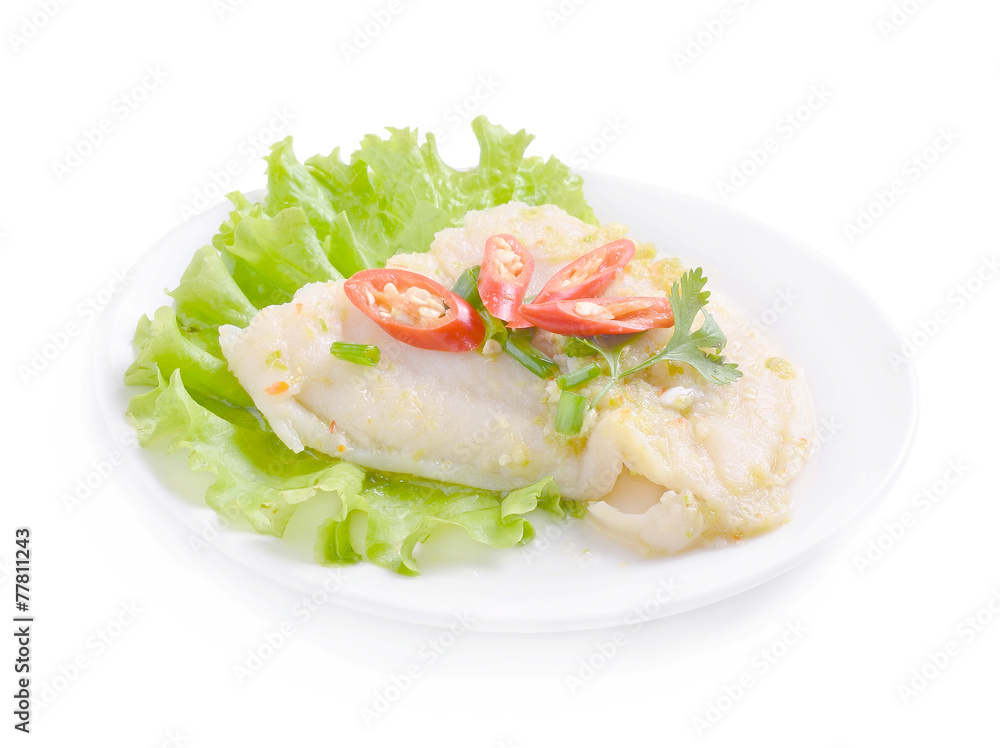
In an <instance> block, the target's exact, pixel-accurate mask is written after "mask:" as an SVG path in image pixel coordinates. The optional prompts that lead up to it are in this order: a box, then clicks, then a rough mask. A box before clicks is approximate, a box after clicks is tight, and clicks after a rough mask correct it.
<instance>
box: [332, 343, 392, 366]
mask: <svg viewBox="0 0 1000 748" xmlns="http://www.w3.org/2000/svg"><path fill="white" fill-rule="evenodd" d="M330 353H332V354H333V355H334V356H336V357H337V358H339V359H343V360H344V361H349V362H350V363H352V364H359V365H361V366H375V365H377V364H378V362H379V359H380V358H381V356H382V354H381V353H380V352H379V349H378V346H377V345H361V344H360V343H340V342H337V343H334V344H333V345H331V346H330Z"/></svg>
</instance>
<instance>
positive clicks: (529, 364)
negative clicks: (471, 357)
mask: <svg viewBox="0 0 1000 748" xmlns="http://www.w3.org/2000/svg"><path fill="white" fill-rule="evenodd" d="M501 345H502V346H503V349H504V350H505V351H507V354H508V355H509V356H510V357H511V358H512V359H514V360H515V361H517V363H519V364H521V366H523V367H524V368H525V369H527V370H528V371H530V372H531V373H532V374H534V375H535V376H536V377H541V378H542V379H548V378H549V377H551V376H553V375H555V373H556V372H557V371H559V367H558V366H556V362H555V361H553V360H552V359H551V358H549V357H548V356H546V355H545V354H544V353H542V352H541V351H540V350H538V349H537V348H535V346H533V345H532V344H531V343H529V342H528V341H527V339H526V338H524V337H521V336H520V335H510V336H508V338H507V339H506V340H505V341H503V342H502V343H501Z"/></svg>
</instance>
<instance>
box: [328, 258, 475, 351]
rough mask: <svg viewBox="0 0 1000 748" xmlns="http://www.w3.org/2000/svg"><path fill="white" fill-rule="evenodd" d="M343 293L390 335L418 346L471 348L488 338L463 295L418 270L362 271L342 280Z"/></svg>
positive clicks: (446, 349)
mask: <svg viewBox="0 0 1000 748" xmlns="http://www.w3.org/2000/svg"><path fill="white" fill-rule="evenodd" d="M344 293H346V294H347V298H348V299H350V300H351V303H352V304H354V306H356V307H357V308H358V309H360V310H361V311H362V312H364V313H365V314H367V315H368V316H369V317H370V318H371V319H372V320H374V321H375V322H376V323H377V324H378V325H379V327H381V328H382V329H383V330H385V331H386V332H387V333H388V334H389V335H391V336H392V337H394V338H395V339H396V340H399V341H402V342H403V343H406V344H408V345H412V346H413V347H415V348H424V349H427V350H432V351H471V350H474V349H476V348H478V347H479V346H480V344H482V342H483V338H485V337H486V328H485V327H484V326H483V321H482V320H481V319H480V317H479V315H478V314H477V313H476V311H475V310H474V309H473V308H472V307H471V306H470V305H469V303H468V302H467V301H466V300H465V299H463V298H462V297H460V296H458V295H456V294H454V293H452V292H451V291H449V290H448V289H447V288H445V287H444V286H442V285H441V284H440V283H438V282H436V281H433V280H431V279H430V278H427V277H426V276H423V275H420V274H419V273H414V272H411V271H409V270H396V269H390V268H376V269H373V270H362V271H361V272H359V273H355V274H354V275H352V276H351V277H350V278H348V279H347V280H346V281H344Z"/></svg>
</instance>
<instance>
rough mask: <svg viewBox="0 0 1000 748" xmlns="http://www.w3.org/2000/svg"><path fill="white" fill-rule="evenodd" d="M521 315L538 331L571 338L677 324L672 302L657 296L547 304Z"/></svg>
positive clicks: (529, 308) (527, 306)
mask: <svg viewBox="0 0 1000 748" xmlns="http://www.w3.org/2000/svg"><path fill="white" fill-rule="evenodd" d="M519 313H520V315H521V316H522V317H523V318H524V319H525V320H527V321H528V322H530V323H531V324H533V325H535V327H538V328H541V329H542V330H548V331H549V332H554V333H556V334H558V335H571V336H590V335H618V334H621V333H630V332H644V331H645V330H650V329H652V328H654V327H670V326H671V325H673V324H674V313H673V310H672V309H671V308H670V300H669V299H666V298H663V297H658V296H623V297H602V298H596V299H595V298H591V299H569V300H566V301H546V302H543V303H541V304H538V303H532V304H525V305H523V306H522V307H521V308H520V310H519Z"/></svg>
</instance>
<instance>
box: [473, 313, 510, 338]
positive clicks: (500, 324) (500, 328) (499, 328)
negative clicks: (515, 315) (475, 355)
mask: <svg viewBox="0 0 1000 748" xmlns="http://www.w3.org/2000/svg"><path fill="white" fill-rule="evenodd" d="M479 316H480V318H481V319H482V320H483V326H484V327H485V328H486V337H485V338H483V342H484V343H485V342H486V341H487V340H495V341H497V342H498V343H500V344H501V345H502V344H503V342H504V341H505V340H507V336H508V334H509V333H510V330H508V329H507V323H506V322H504V321H503V320H502V319H497V318H496V317H494V316H493V315H492V314H490V313H489V312H487V311H486V309H480V310H479Z"/></svg>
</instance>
